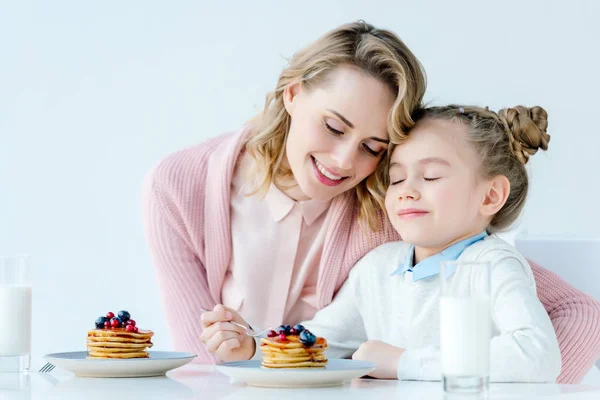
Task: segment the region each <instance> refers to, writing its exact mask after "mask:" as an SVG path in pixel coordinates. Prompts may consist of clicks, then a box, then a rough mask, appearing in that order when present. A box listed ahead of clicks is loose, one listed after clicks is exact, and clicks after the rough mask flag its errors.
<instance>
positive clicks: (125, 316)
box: [119, 310, 131, 322]
mask: <svg viewBox="0 0 600 400" xmlns="http://www.w3.org/2000/svg"><path fill="white" fill-rule="evenodd" d="M119 318H121V321H124V322H126V321H128V320H130V319H131V315H130V314H129V312H127V311H125V310H121V311H119Z"/></svg>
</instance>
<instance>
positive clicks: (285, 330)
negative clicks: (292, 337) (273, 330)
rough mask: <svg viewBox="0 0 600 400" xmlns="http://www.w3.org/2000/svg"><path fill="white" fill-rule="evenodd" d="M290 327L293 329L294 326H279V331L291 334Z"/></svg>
mask: <svg viewBox="0 0 600 400" xmlns="http://www.w3.org/2000/svg"><path fill="white" fill-rule="evenodd" d="M290 329H292V327H291V326H289V325H280V326H279V328H277V333H282V332H283V333H284V334H285V335H286V336H287V335H289V334H290Z"/></svg>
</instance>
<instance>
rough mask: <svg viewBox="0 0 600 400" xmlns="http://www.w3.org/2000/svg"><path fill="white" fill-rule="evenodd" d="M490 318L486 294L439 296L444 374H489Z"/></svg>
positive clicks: (464, 375) (459, 375)
mask: <svg viewBox="0 0 600 400" xmlns="http://www.w3.org/2000/svg"><path fill="white" fill-rule="evenodd" d="M491 335H492V320H491V316H490V299H489V297H488V296H483V295H481V296H472V297H447V296H442V297H441V299H440V359H441V365H442V374H443V375H444V376H455V377H461V376H463V377H466V376H481V377H485V376H489V369H490V341H491Z"/></svg>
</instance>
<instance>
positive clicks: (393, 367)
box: [352, 340, 405, 379]
mask: <svg viewBox="0 0 600 400" xmlns="http://www.w3.org/2000/svg"><path fill="white" fill-rule="evenodd" d="M404 351H405V350H404V349H401V348H400V347H396V346H392V345H391V344H387V343H384V342H382V341H379V340H369V341H367V342H365V343H363V344H361V345H360V347H359V348H358V350H356V352H355V353H354V354H353V355H352V359H353V360H362V361H371V362H373V363H375V364H376V365H377V368H376V369H375V371H373V372H371V373H370V374H369V376H372V377H373V378H380V379H398V363H399V362H400V357H402V354H404Z"/></svg>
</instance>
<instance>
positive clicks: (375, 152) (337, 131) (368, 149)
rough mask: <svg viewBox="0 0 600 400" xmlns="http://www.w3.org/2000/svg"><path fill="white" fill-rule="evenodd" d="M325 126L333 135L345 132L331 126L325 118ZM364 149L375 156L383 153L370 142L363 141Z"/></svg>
mask: <svg viewBox="0 0 600 400" xmlns="http://www.w3.org/2000/svg"><path fill="white" fill-rule="evenodd" d="M323 126H325V129H327V130H328V131H329V133H331V134H332V135H333V136H342V135H343V134H344V132H343V131H340V130H338V129H336V128H334V127H333V126H331V125H330V124H329V123H327V121H325V120H323ZM361 147H362V149H363V150H364V152H365V153H367V154H368V155H370V156H373V157H379V156H380V155H381V153H382V152H381V151H377V150H373V149H372V148H371V147H370V146H369V145H368V144H366V143H363V144H362V145H361Z"/></svg>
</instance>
